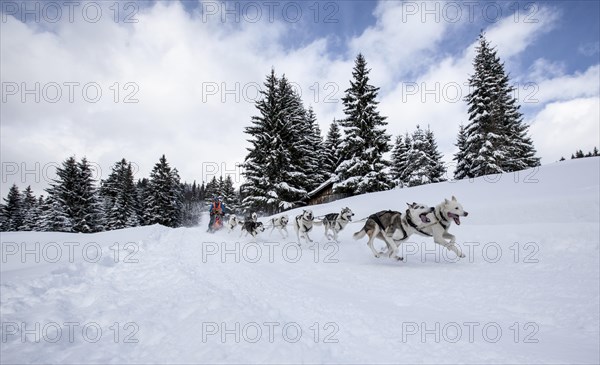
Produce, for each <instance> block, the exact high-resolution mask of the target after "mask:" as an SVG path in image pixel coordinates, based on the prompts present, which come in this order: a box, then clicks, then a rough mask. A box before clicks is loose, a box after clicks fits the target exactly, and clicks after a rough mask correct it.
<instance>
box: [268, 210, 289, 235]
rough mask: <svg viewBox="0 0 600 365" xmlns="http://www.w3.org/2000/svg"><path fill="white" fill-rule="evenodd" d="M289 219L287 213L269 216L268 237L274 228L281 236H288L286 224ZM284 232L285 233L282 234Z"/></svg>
mask: <svg viewBox="0 0 600 365" xmlns="http://www.w3.org/2000/svg"><path fill="white" fill-rule="evenodd" d="M289 221H290V219H289V218H288V216H287V215H282V216H280V217H276V218H271V221H270V222H271V232H270V233H269V237H270V236H271V234H273V231H274V230H275V228H277V230H278V231H279V233H280V234H281V236H282V237H283V238H286V237H287V236H288V231H287V224H288V222H289ZM283 232H285V235H284V234H283Z"/></svg>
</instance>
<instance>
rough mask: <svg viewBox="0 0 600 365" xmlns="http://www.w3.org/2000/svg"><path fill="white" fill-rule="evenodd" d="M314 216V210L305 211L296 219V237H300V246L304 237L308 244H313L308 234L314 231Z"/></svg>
mask: <svg viewBox="0 0 600 365" xmlns="http://www.w3.org/2000/svg"><path fill="white" fill-rule="evenodd" d="M314 219H315V218H314V216H313V213H312V210H310V209H305V210H303V211H302V214H301V215H299V216H296V219H294V228H295V229H296V237H298V246H300V237H304V239H305V240H306V241H307V242H312V241H313V240H311V239H310V237H309V236H308V232H310V231H311V230H312V229H313V223H314Z"/></svg>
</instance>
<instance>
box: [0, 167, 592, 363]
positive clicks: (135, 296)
mask: <svg viewBox="0 0 600 365" xmlns="http://www.w3.org/2000/svg"><path fill="white" fill-rule="evenodd" d="M599 170H600V160H599V159H598V158H585V159H580V160H573V161H565V162H561V163H555V164H552V165H548V166H544V167H542V168H539V169H535V170H529V171H522V172H520V173H515V174H506V175H501V176H497V177H495V178H496V179H494V178H493V177H487V178H485V179H484V178H479V179H475V180H473V181H459V182H453V183H442V184H433V185H427V186H423V187H418V188H411V189H402V190H394V191H389V192H382V193H375V194H367V195H363V196H358V197H353V198H350V199H345V200H341V201H337V202H333V203H330V204H326V205H321V206H315V207H313V211H314V213H315V214H316V215H317V216H319V215H323V214H325V213H330V212H336V211H338V210H339V209H340V208H341V207H343V206H349V207H350V208H352V209H353V210H354V212H355V213H356V215H355V218H356V220H358V219H360V218H363V217H366V216H367V215H369V214H371V213H373V212H375V211H377V210H380V209H398V210H404V209H405V202H412V201H416V202H422V203H426V204H429V205H431V206H433V205H435V204H437V203H439V202H440V201H441V200H442V199H444V198H449V197H450V196H452V195H455V196H456V197H457V198H458V199H459V201H460V202H461V203H462V204H463V206H464V208H465V209H466V210H467V211H468V212H469V216H468V217H467V218H463V219H462V225H460V226H458V227H457V226H454V225H453V227H452V231H453V233H455V234H456V236H457V242H458V244H459V245H460V246H461V247H462V249H463V251H464V252H465V254H466V255H467V257H466V258H464V259H461V260H457V259H456V257H455V256H454V254H452V253H448V252H446V250H445V249H442V248H439V247H437V246H436V245H435V244H433V242H432V241H431V239H429V238H424V237H416V236H413V237H412V240H411V242H408V243H406V244H404V245H403V255H404V256H405V262H393V261H391V260H389V259H386V258H381V259H376V258H374V257H373V256H372V254H371V252H370V250H369V249H368V248H367V246H366V244H365V243H366V238H365V239H364V240H362V241H354V240H353V239H352V238H351V236H352V233H353V232H355V231H358V230H359V229H360V228H361V227H362V223H354V224H351V225H349V226H348V228H347V229H346V230H344V231H343V232H342V233H341V243H340V244H339V245H336V244H332V243H327V242H326V241H325V240H324V239H323V230H322V227H315V230H314V232H313V234H312V237H313V239H315V241H320V242H319V243H318V244H316V245H303V247H302V249H301V250H298V249H297V246H296V245H295V243H293V241H294V238H293V237H294V235H293V229H290V233H291V235H290V238H289V239H282V238H281V237H280V236H279V235H278V234H277V232H274V233H273V235H272V236H271V237H269V234H268V231H267V232H264V233H262V234H261V235H260V236H259V237H258V239H257V242H252V241H251V240H250V239H244V238H242V239H239V238H238V237H239V231H236V232H235V233H232V234H228V233H227V232H223V231H222V232H219V233H217V234H215V235H210V234H207V233H205V230H206V229H205V227H204V223H203V225H202V226H201V227H197V228H191V229H185V228H181V229H168V228H165V227H161V226H150V227H140V228H135V229H127V230H121V231H113V232H106V233H100V234H91V235H83V234H64V233H32V232H18V233H2V235H1V241H2V268H1V274H2V276H1V280H0V284H1V287H0V289H1V293H0V294H1V295H0V297H1V299H0V300H1V315H0V317H1V322H2V328H1V336H2V342H1V346H2V350H1V358H2V362H3V363H15V362H16V363H56V362H60V363H262V362H266V363H374V364H375V363H428V364H431V363H513V364H514V363H527V364H535V363H596V364H597V363H598V362H599V361H600V355H599V342H600V339H599V309H600V308H599V285H600V278H599V276H600V269H599V267H600V263H599V241H600V232H599V219H600V206H599V204H600V198H599V194H600V193H599V191H600V178H599ZM495 180H497V181H495ZM297 213H298V211H293V212H290V213H289V214H290V216H293V215H294V214H297ZM263 220H266V219H263ZM36 261H38V262H36Z"/></svg>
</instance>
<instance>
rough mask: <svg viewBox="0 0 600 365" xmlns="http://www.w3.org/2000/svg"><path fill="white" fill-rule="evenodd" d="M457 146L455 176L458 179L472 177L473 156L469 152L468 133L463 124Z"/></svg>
mask: <svg viewBox="0 0 600 365" xmlns="http://www.w3.org/2000/svg"><path fill="white" fill-rule="evenodd" d="M455 146H456V147H458V152H457V153H456V154H455V155H454V157H453V160H454V161H456V169H455V170H454V178H455V179H456V180H461V179H465V178H468V177H472V176H471V175H470V170H469V168H470V166H471V164H472V162H473V161H471V157H472V156H471V155H470V154H468V153H467V134H466V131H465V127H464V126H463V125H462V124H461V125H460V129H459V131H458V138H457V141H456V145H455Z"/></svg>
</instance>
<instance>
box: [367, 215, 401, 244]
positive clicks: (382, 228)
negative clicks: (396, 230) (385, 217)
mask: <svg viewBox="0 0 600 365" xmlns="http://www.w3.org/2000/svg"><path fill="white" fill-rule="evenodd" d="M386 213H395V212H394V211H393V210H388V211H385V212H383V214H386ZM398 214H400V229H401V230H402V238H400V239H398V240H396V239H393V238H392V239H393V240H394V241H402V240H404V239H406V238H407V237H408V234H407V233H406V230H405V229H404V226H403V225H402V213H398ZM369 218H370V219H372V220H374V221H375V223H377V225H378V226H379V228H381V231H382V232H383V234H385V231H386V229H385V227H384V226H383V223H382V222H381V219H379V216H378V215H377V213H375V214H371V215H370V216H369Z"/></svg>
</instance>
